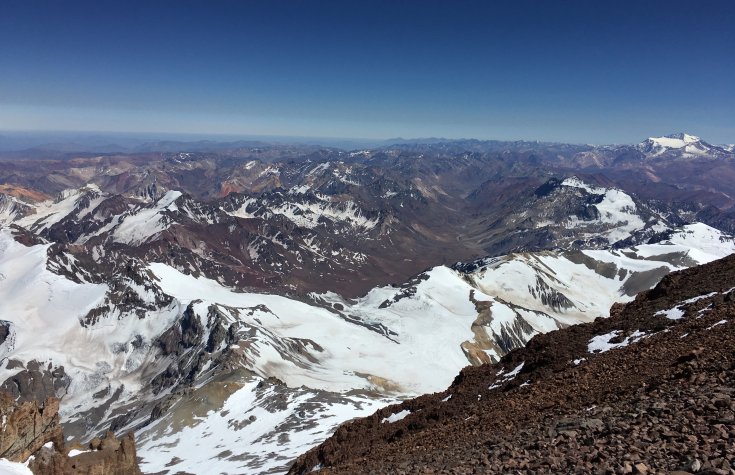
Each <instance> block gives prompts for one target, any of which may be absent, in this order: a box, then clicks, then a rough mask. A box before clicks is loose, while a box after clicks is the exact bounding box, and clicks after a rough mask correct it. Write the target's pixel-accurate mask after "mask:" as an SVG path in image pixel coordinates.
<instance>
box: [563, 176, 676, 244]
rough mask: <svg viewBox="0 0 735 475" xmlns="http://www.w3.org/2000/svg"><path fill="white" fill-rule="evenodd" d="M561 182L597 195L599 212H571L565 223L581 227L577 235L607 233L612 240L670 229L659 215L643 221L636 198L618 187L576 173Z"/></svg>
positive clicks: (568, 226) (593, 235)
mask: <svg viewBox="0 0 735 475" xmlns="http://www.w3.org/2000/svg"><path fill="white" fill-rule="evenodd" d="M561 184H562V186H566V187H570V188H579V189H581V190H584V192H586V193H588V194H590V195H595V196H596V197H597V199H596V200H595V201H596V202H595V204H594V209H595V210H596V211H597V213H596V216H593V217H590V218H587V219H580V218H578V217H577V216H570V217H569V218H568V220H567V222H566V223H564V225H565V226H566V227H567V228H569V229H577V230H578V235H577V238H578V239H581V238H584V237H585V236H588V237H590V238H592V237H602V236H604V237H606V238H607V240H608V242H609V243H610V244H613V243H616V242H618V241H621V240H624V239H626V238H629V237H630V236H632V235H634V234H636V233H640V232H644V230H647V231H649V232H654V233H655V232H660V231H663V230H665V229H667V225H666V223H665V222H664V221H663V220H662V219H660V217H656V216H652V217H651V218H650V219H648V220H645V221H644V219H643V218H642V216H641V213H640V211H639V209H638V206H637V205H636V202H635V201H634V200H633V198H632V197H631V196H630V195H629V194H627V193H625V192H624V191H622V190H620V189H618V188H602V187H596V186H591V185H589V184H587V183H585V182H583V181H582V180H580V179H579V178H577V177H570V178H567V179H565V180H564V181H563V182H562V183H561ZM593 227H594V229H592V228H593ZM585 228H589V229H585Z"/></svg>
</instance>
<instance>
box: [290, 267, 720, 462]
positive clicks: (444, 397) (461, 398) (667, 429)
mask: <svg viewBox="0 0 735 475" xmlns="http://www.w3.org/2000/svg"><path fill="white" fill-rule="evenodd" d="M734 354H735V256H730V257H727V258H724V259H721V260H718V261H715V262H712V263H710V264H707V265H704V266H699V267H694V268H691V269H687V270H683V271H679V272H675V273H673V274H670V275H668V276H667V277H665V278H664V279H663V281H662V282H661V283H659V284H658V285H657V286H656V287H655V288H654V289H652V290H650V291H647V292H643V293H641V294H640V295H638V297H636V299H635V300H634V301H633V302H631V303H629V304H627V305H625V306H623V305H619V304H616V305H614V306H613V307H612V310H611V317H610V318H608V319H599V320H596V321H595V322H593V323H590V324H586V325H577V326H573V327H570V328H566V329H563V330H560V331H557V332H552V333H548V334H545V335H539V336H537V337H535V338H533V339H532V340H531V341H530V342H529V343H528V345H527V346H526V347H525V348H522V349H518V350H515V351H513V352H511V353H510V354H508V355H506V356H505V357H504V358H503V359H502V360H501V361H500V362H499V363H498V364H495V365H483V366H480V367H474V368H467V369H464V370H462V371H461V372H460V374H459V376H457V378H455V380H454V382H453V383H452V385H451V386H450V387H449V388H448V389H447V390H446V391H443V392H440V393H436V394H432V395H427V396H422V397H419V398H417V399H413V400H410V401H405V402H403V403H401V404H399V405H395V406H391V407H387V408H384V409H381V410H379V411H377V412H376V413H375V414H373V415H372V416H370V417H369V418H365V419H360V420H356V421H353V422H349V423H346V424H344V425H343V426H341V427H340V428H339V429H338V430H337V431H336V432H335V434H334V435H333V436H332V437H330V438H329V439H328V440H327V441H326V442H324V443H323V444H321V445H320V446H319V447H317V448H315V449H313V450H311V451H309V452H308V453H307V454H306V455H304V456H302V457H300V458H299V459H298V460H297V462H296V463H295V464H294V466H293V467H292V468H291V472H290V473H294V474H301V473H306V472H309V471H311V470H315V471H316V472H318V473H325V474H326V473H477V471H478V470H479V471H481V472H489V473H509V472H516V471H522V472H529V471H533V472H535V473H572V472H575V473H580V472H584V473H593V472H594V473H598V472H599V473H672V472H673V471H677V470H679V471H686V472H691V473H723V474H726V473H731V472H730V471H731V469H732V464H733V463H735V451H734V450H733V440H734V438H735V399H733V387H735V386H734V384H735V359H733V355H734ZM679 473H683V472H679Z"/></svg>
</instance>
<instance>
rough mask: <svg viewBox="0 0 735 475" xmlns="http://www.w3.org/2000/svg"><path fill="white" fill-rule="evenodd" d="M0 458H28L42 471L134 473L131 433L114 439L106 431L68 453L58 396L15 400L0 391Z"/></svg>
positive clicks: (61, 474) (52, 474)
mask: <svg viewBox="0 0 735 475" xmlns="http://www.w3.org/2000/svg"><path fill="white" fill-rule="evenodd" d="M0 418H1V419H2V424H1V425H0V458H6V459H8V460H12V461H15V462H25V461H26V460H28V459H29V458H30V460H29V463H28V467H29V468H30V469H31V471H32V472H33V473H35V474H43V475H72V474H73V475H138V474H141V471H140V469H139V468H138V463H137V461H136V454H135V439H134V437H133V434H132V433H128V434H127V435H125V436H124V437H122V438H120V439H118V438H117V437H115V434H113V433H112V432H108V433H107V434H106V435H105V437H104V438H103V439H101V440H100V439H95V440H93V441H92V442H91V443H90V444H89V449H88V450H85V451H81V453H77V454H76V455H75V456H73V457H70V456H69V455H68V451H67V450H66V447H65V446H64V433H63V431H62V429H61V426H60V425H59V400H58V399H55V398H48V399H46V401H45V402H44V403H43V405H39V404H38V402H37V401H26V402H21V403H16V402H15V400H14V399H13V397H12V396H11V395H9V394H7V393H3V392H0Z"/></svg>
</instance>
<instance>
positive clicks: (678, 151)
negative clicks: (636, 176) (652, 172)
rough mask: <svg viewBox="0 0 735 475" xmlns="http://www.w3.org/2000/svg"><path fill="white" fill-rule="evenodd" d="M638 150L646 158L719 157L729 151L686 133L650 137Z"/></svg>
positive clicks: (640, 144)
mask: <svg viewBox="0 0 735 475" xmlns="http://www.w3.org/2000/svg"><path fill="white" fill-rule="evenodd" d="M636 148H638V150H640V151H641V152H643V154H644V155H645V156H646V158H658V157H662V158H664V157H666V158H695V157H719V156H721V155H722V154H723V153H724V154H727V150H725V149H723V148H721V147H716V146H714V145H710V144H709V143H707V142H705V141H704V140H702V139H701V138H699V137H697V136H696V135H690V134H687V133H685V132H679V133H675V134H669V135H664V136H662V137H649V138H647V139H646V140H644V141H643V142H641V143H639V144H638V145H637V146H636Z"/></svg>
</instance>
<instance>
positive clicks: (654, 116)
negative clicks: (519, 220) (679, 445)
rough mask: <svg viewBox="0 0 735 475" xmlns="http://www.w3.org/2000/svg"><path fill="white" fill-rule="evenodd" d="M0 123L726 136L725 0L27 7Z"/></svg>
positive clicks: (383, 135)
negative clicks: (677, 133)
mask: <svg viewBox="0 0 735 475" xmlns="http://www.w3.org/2000/svg"><path fill="white" fill-rule="evenodd" d="M3 10H4V11H3V15H2V16H0V65H2V66H3V67H2V74H0V130H31V131H33V130H38V131H41V130H57V131H58V130H67V131H91V130H93V131H101V132H138V133H158V132H168V133H175V134H225V135H236V136H258V135H261V136H262V135H268V136H300V137H342V138H362V139H388V138H391V137H398V136H401V137H406V138H414V137H446V138H478V139H499V140H514V139H527V140H548V141H557V142H575V143H635V142H639V141H640V140H642V139H644V138H645V137H647V136H650V135H664V134H668V133H671V132H679V131H686V132H689V133H693V134H696V135H699V136H701V137H702V138H704V139H705V140H707V141H708V142H711V143H732V142H735V88H733V87H732V82H733V77H735V55H734V54H732V53H733V51H735V28H734V27H733V19H734V18H735V2H732V1H729V0H728V1H726V0H719V1H702V2H683V1H650V2H634V1H619V2H605V3H604V4H603V3H601V2H589V1H569V2H564V3H563V4H562V3H560V2H541V1H538V2H534V1H529V0H523V1H518V2H502V3H501V2H479V1H477V2H472V1H460V2H455V3H453V4H452V5H451V6H448V4H446V3H445V2H437V1H422V2H380V1H375V2H362V3H360V4H357V3H353V2H350V3H347V2H337V1H325V2H285V1H271V2H250V1H223V2H217V4H216V5H211V4H207V3H206V2H196V1H195V2H173V1H169V2H164V1H161V2H112V1H98V2H86V1H79V2H55V1H48V2H43V1H38V2H24V1H17V0H11V1H10V2H6V3H5V4H4V5H3Z"/></svg>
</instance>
